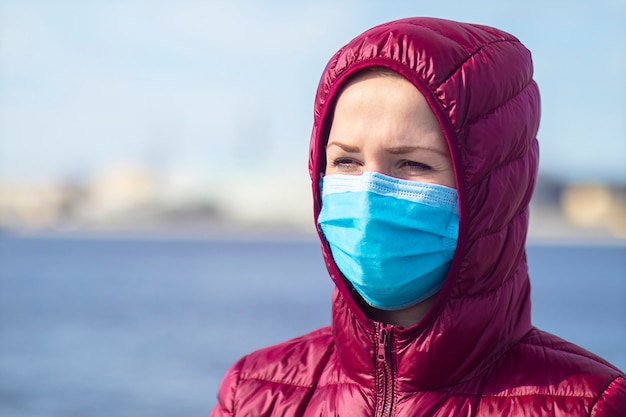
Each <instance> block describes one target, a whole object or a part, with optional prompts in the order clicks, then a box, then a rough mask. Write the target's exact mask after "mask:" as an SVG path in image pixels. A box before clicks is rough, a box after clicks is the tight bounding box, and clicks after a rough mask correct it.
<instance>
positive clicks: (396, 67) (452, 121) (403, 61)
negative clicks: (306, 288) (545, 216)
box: [309, 18, 540, 390]
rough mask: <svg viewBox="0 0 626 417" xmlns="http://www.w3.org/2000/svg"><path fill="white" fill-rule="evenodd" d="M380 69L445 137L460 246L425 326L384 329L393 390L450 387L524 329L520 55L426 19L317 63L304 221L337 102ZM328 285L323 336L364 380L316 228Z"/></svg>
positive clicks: (365, 363)
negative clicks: (414, 92)
mask: <svg viewBox="0 0 626 417" xmlns="http://www.w3.org/2000/svg"><path fill="white" fill-rule="evenodd" d="M373 66H378V67H386V68H389V69H391V70H393V71H395V72H397V73H399V74H400V75H402V76H403V77H405V78H406V79H407V80H409V81H410V82H411V83H412V84H413V85H414V86H415V87H416V88H417V89H418V90H419V91H420V92H421V93H422V95H423V96H424V97H425V99H426V101H427V102H428V104H429V106H430V108H431V109H432V111H433V113H434V114H435V116H436V118H437V120H438V121H439V124H440V126H441V128H442V130H443V133H444V136H445V138H446V141H447V144H448V147H449V151H450V156H451V159H452V163H453V166H454V170H455V177H456V184H457V189H458V193H459V212H460V214H459V216H460V222H459V239H458V244H457V249H456V252H455V256H454V259H453V261H452V264H451V267H450V271H449V273H448V276H447V277H446V281H445V283H444V286H443V288H442V290H441V291H440V293H439V295H438V297H437V301H436V302H435V305H434V306H433V307H432V308H431V310H430V311H429V313H428V314H427V316H426V317H424V319H423V320H422V321H421V322H420V323H418V324H416V325H415V326H412V327H410V328H407V329H403V328H399V327H392V329H391V330H392V332H393V342H392V352H393V353H394V355H395V359H394V360H395V363H396V367H397V376H398V381H399V382H398V383H399V384H400V387H399V389H401V390H402V389H407V390H421V389H428V388H435V387H440V386H444V385H450V384H455V383H459V382H461V381H463V380H467V379H468V378H472V377H473V376H475V375H477V374H479V373H480V372H481V371H482V370H484V369H485V368H486V366H488V365H489V363H490V362H492V361H493V360H495V359H496V358H497V357H498V356H500V355H501V354H503V353H504V352H505V351H506V350H507V349H508V348H510V347H511V346H512V345H513V344H514V343H515V342H516V341H517V340H519V339H520V338H521V337H522V336H523V335H524V334H526V333H527V332H528V331H529V330H530V328H531V323H530V284H529V280H528V271H527V264H526V254H525V241H526V233H527V228H528V207H529V202H530V198H531V195H532V190H533V187H534V183H535V179H536V175H537V165H538V144H537V140H536V134H537V130H538V127H539V119H540V101H539V90H538V87H537V85H536V83H535V82H534V81H533V79H532V74H533V66H532V59H531V55H530V52H529V51H528V50H527V49H526V48H525V47H524V46H523V45H522V44H521V43H520V41H519V40H518V39H517V38H515V37H513V36H511V35H509V34H507V33H505V32H502V31H500V30H498V29H495V28H491V27H487V26H480V25H474V24H466V23H458V22H453V21H448V20H442V19H434V18H408V19H402V20H397V21H393V22H389V23H385V24H382V25H379V26H376V27H374V28H372V29H370V30H368V31H366V32H364V33H362V34H361V35H359V36H357V37H356V38H354V39H353V40H352V41H350V42H349V43H348V44H347V45H345V46H344V47H343V48H341V49H340V50H339V51H338V52H337V53H336V54H335V55H334V56H333V57H332V58H331V60H330V61H329V63H328V64H327V66H326V68H325V70H324V72H323V74H322V77H321V80H320V83H319V86H318V89H317V93H316V97H315V105H314V125H313V132H312V136H311V144H310V159H309V173H310V175H311V180H312V188H313V201H314V215H315V220H316V222H317V217H318V215H319V212H320V209H321V193H320V189H319V182H320V178H321V174H323V172H324V170H325V164H326V161H325V146H326V141H327V138H328V133H329V130H330V123H331V120H332V115H333V111H334V104H335V102H336V100H337V96H338V93H339V92H340V91H341V89H342V87H343V86H344V85H345V83H346V81H347V80H348V79H349V78H350V76H351V75H353V74H355V73H356V72H358V71H359V70H362V69H364V68H366V67H373ZM318 234H319V236H320V239H321V241H322V251H323V255H324V259H325V262H326V266H327V268H328V271H329V273H330V276H331V278H332V279H333V281H334V283H335V285H336V291H335V295H334V302H333V332H334V337H335V342H336V345H337V351H338V355H339V358H340V361H341V363H342V366H343V367H344V369H345V370H346V372H347V373H348V374H349V375H350V376H351V377H352V378H353V379H355V380H357V382H360V383H364V384H368V383H372V379H373V378H374V376H373V374H372V372H371V362H372V360H374V359H373V358H375V354H376V352H375V351H376V347H375V343H374V342H375V340H374V339H373V338H374V337H375V334H376V329H377V328H379V327H380V326H381V325H380V324H379V323H376V322H374V321H372V320H370V319H368V318H367V317H366V316H365V314H364V313H363V311H362V310H361V308H360V307H359V302H358V301H357V299H356V298H355V297H356V295H354V294H353V292H352V291H351V289H350V287H349V285H348V284H347V283H346V281H345V280H344V278H343V276H342V274H341V273H340V272H339V270H338V269H337V266H336V265H335V263H334V261H333V259H332V255H331V252H330V249H329V246H328V244H327V243H326V242H325V239H324V237H323V234H322V233H321V230H319V227H318Z"/></svg>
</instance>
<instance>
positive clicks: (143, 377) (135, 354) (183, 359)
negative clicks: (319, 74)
mask: <svg viewBox="0 0 626 417" xmlns="http://www.w3.org/2000/svg"><path fill="white" fill-rule="evenodd" d="M529 259H530V263H531V277H532V283H533V319H534V322H535V324H536V325H538V326H540V327H542V328H544V329H546V330H549V331H552V332H554V333H557V334H558V335H560V336H562V337H565V338H566V339H569V340H571V341H574V342H576V343H578V344H580V345H582V346H584V347H586V348H587V349H590V350H591V351H593V352H595V353H598V354H600V355H602V356H604V357H605V358H607V359H609V360H610V361H612V362H613V363H615V364H616V365H618V366H619V367H620V368H622V369H625V368H626V301H625V300H626V279H625V277H626V245H624V244H618V245H608V246H593V247H585V246H574V245H569V246H555V245H545V246H539V245H535V246H531V247H529ZM331 292H332V286H331V282H330V279H329V278H328V277H327V274H326V271H325V269H324V266H323V262H322V260H321V254H320V251H319V247H318V243H316V242H315V241H312V240H289V239H282V240H247V241H245V240H224V239H220V240H210V239H180V238H177V239H172V238H167V239H166V238H163V239H157V238H154V237H152V238H149V239H138V238H135V239H115V238H110V237H109V238H104V239H102V238H100V239H98V238H68V237H54V236H52V237H43V236H39V237H35V236H31V237H17V236H7V235H5V236H0V415H2V416H12V417H43V416H45V417H57V416H59V417H61V416H63V417H73V416H81V417H82V416H93V417H100V416H107V417H108V416H111V417H113V416H115V417H130V416H133V417H135V416H137V417H138V416H141V417H144V416H147V415H149V416H153V417H161V416H163V417H165V416H172V417H173V416H194V415H195V416H206V415H207V414H208V413H209V411H210V409H211V408H212V406H213V404H214V403H215V395H216V392H217V388H218V384H219V381H220V379H221V377H222V375H223V373H224V371H225V370H226V369H227V367H228V366H229V365H230V364H231V363H232V362H233V361H234V360H236V359H237V358H238V357H240V356H241V355H243V354H245V353H247V352H249V351H251V350H253V349H256V348H259V347H262V346H266V345H268V344H272V343H276V342H279V341H282V340H284V339H287V338H290V337H294V336H297V335H300V334H302V333H305V332H307V331H309V330H312V329H314V328H317V327H319V326H322V325H325V324H327V323H328V322H329V320H330V295H331Z"/></svg>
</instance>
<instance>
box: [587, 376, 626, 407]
mask: <svg viewBox="0 0 626 417" xmlns="http://www.w3.org/2000/svg"><path fill="white" fill-rule="evenodd" d="M622 416H626V379H625V378H624V377H623V376H619V377H617V378H615V379H614V380H613V381H612V382H611V383H610V384H609V386H608V387H607V388H606V389H605V390H604V392H603V393H602V395H600V398H598V401H596V403H595V405H594V406H593V409H592V410H591V417H622Z"/></svg>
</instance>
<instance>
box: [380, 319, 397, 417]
mask: <svg viewBox="0 0 626 417" xmlns="http://www.w3.org/2000/svg"><path fill="white" fill-rule="evenodd" d="M376 336H377V340H378V349H377V351H376V381H377V395H376V410H377V411H376V416H377V417H386V416H391V411H392V408H393V389H394V383H393V367H392V363H391V355H390V350H391V349H390V346H391V330H390V328H389V326H387V325H384V324H382V323H381V324H379V325H378V328H377V331H376Z"/></svg>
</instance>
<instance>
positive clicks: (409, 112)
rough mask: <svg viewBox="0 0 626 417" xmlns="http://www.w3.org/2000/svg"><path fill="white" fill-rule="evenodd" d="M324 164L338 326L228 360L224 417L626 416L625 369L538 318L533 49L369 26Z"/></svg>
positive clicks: (323, 120)
mask: <svg viewBox="0 0 626 417" xmlns="http://www.w3.org/2000/svg"><path fill="white" fill-rule="evenodd" d="M314 110H315V120H314V126H313V133H312V140H311V152H310V161H309V169H310V173H311V178H312V182H313V195H314V201H315V217H316V221H317V224H318V231H319V235H320V238H321V241H322V250H323V254H324V257H325V260H326V265H327V268H328V271H329V273H330V276H331V278H332V279H333V281H334V283H335V285H336V290H335V292H334V295H333V313H332V326H330V327H325V328H322V329H319V330H317V331H314V332H312V333H310V334H307V335H304V336H302V337H299V338H297V339H294V340H291V341H287V342H284V343H282V344H280V345H277V346H273V347H269V348H266V349H263V350H260V351H257V352H254V353H252V354H250V355H248V356H246V357H244V358H242V359H241V360H239V361H238V362H237V363H236V364H234V365H233V366H232V367H231V369H230V370H229V371H228V372H227V374H226V376H225V378H224V380H223V382H222V385H221V387H220V392H219V404H218V405H217V406H216V407H215V409H214V411H213V414H212V415H213V416H270V415H271V416H404V415H406V416H412V415H420V416H502V415H511V416H517V415H528V416H530V415H532V416H623V415H626V379H625V376H624V374H623V373H622V372H621V371H619V370H618V369H616V368H615V367H613V366H612V365H610V364H608V363H607V362H605V361H604V360H602V359H600V358H598V357H596V356H594V355H593V354H591V353H589V352H586V351H585V350H583V349H581V348H579V347H577V346H575V345H573V344H571V343H568V342H566V341H563V340H561V339H559V338H557V337H556V336H553V335H550V334H548V333H545V332H543V331H541V330H538V329H536V328H534V327H533V326H532V325H531V321H530V284H529V278H528V269H527V264H526V255H525V249H524V245H525V239H526V232H527V227H528V205H529V201H530V197H531V194H532V190H533V186H534V181H535V178H536V174H537V164H538V145H537V141H536V139H535V136H536V133H537V129H538V125H539V113H540V108H539V92H538V88H537V85H536V84H535V82H534V81H533V79H532V61H531V56H530V52H529V51H528V50H527V49H526V48H525V47H524V46H523V45H522V44H521V43H520V42H519V41H518V40H517V39H516V38H514V37H513V36H511V35H509V34H507V33H504V32H502V31H499V30H497V29H494V28H490V27H485V26H478V25H470V24H464V23H458V22H452V21H446V20H439V19H430V18H411V19H403V20H398V21H394V22H390V23H387V24H383V25H380V26H377V27H374V28H372V29H370V30H368V31H366V32H364V33H363V34H361V35H359V36H358V37H356V38H355V39H354V40H352V41H351V42H350V43H348V44H347V45H346V46H345V47H343V48H342V49H341V50H340V51H338V52H337V53H336V54H335V55H334V56H333V58H332V59H331V60H330V62H329V63H328V65H327V67H326V69H325V71H324V73H323V75H322V78H321V81H320V84H319V87H318V91H317V96H316V102H315V109H314Z"/></svg>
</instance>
